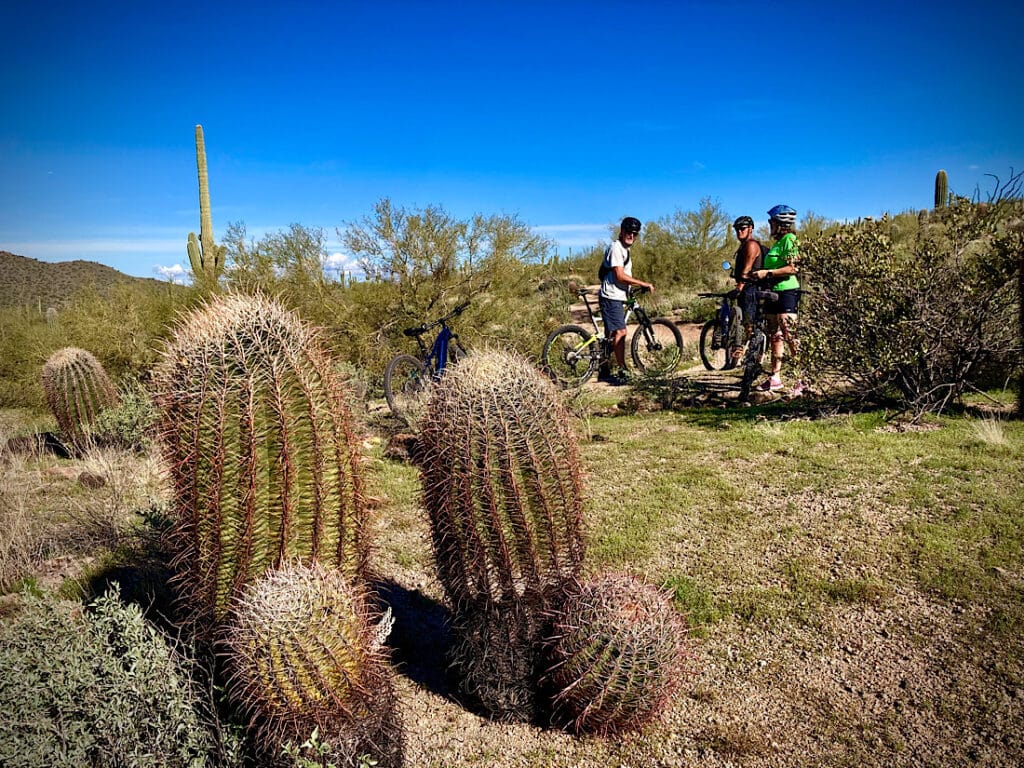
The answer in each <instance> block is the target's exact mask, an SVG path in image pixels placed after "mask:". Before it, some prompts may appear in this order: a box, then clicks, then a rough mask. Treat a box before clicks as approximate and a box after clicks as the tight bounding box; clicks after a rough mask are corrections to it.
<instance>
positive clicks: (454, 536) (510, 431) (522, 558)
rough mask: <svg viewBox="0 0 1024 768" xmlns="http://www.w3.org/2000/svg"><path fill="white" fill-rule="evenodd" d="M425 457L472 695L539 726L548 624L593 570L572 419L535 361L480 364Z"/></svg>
mask: <svg viewBox="0 0 1024 768" xmlns="http://www.w3.org/2000/svg"><path fill="white" fill-rule="evenodd" d="M422 446H423V454H422V458H421V473H422V482H423V498H424V505H425V507H426V509H427V512H428V514H429V516H430V522H431V534H432V538H433V544H434V552H435V556H436V561H437V569H438V573H439V575H440V580H441V583H442V584H443V586H444V589H445V592H446V593H447V596H448V599H449V600H450V602H451V605H452V606H453V608H454V611H455V622H454V624H455V634H456V642H455V644H454V649H453V657H454V661H455V663H456V666H457V667H458V668H459V671H460V672H461V678H462V679H461V683H462V687H463V691H464V692H465V693H467V694H468V695H470V696H471V697H472V698H474V699H476V701H477V702H478V703H479V704H481V705H482V706H483V707H484V708H485V709H487V710H488V711H489V712H490V714H491V715H493V716H495V717H499V718H508V719H531V718H533V717H534V716H535V715H536V714H537V705H538V699H537V691H536V672H537V669H536V663H537V656H536V654H537V652H538V649H539V645H540V640H541V636H542V633H543V631H544V624H543V618H542V614H543V611H544V609H545V608H547V607H548V606H550V605H552V604H557V603H558V602H559V601H560V600H562V599H564V592H565V590H566V588H567V586H568V585H569V584H571V583H572V582H573V579H574V577H576V576H577V574H578V573H579V570H580V566H581V564H582V561H583V551H584V546H583V537H582V531H581V527H582V523H581V520H582V508H583V505H582V484H581V476H580V466H579V456H578V452H577V447H576V441H575V435H574V433H573V431H572V427H571V423H570V418H569V415H568V413H567V411H566V410H565V409H564V407H563V406H562V405H561V403H560V401H559V398H558V393H557V392H556V391H555V389H554V388H553V386H552V385H551V383H550V382H549V381H548V380H547V379H546V378H545V377H543V376H542V375H541V374H540V373H539V372H538V371H536V370H535V369H534V368H533V367H532V366H531V365H530V364H529V363H528V362H527V361H525V360H523V359H521V358H518V357H515V356H512V355H508V354H504V353H498V352H484V353H478V354H475V355H471V356H470V357H469V358H467V359H465V360H463V361H461V362H460V363H459V364H458V365H457V366H456V367H455V368H454V369H453V370H451V371H449V372H448V373H447V374H446V375H445V378H444V379H443V380H442V382H441V383H440V384H439V385H438V386H437V387H436V389H435V392H434V395H433V397H432V398H431V401H430V403H429V404H428V406H427V414H426V416H425V418H424V420H423V432H422Z"/></svg>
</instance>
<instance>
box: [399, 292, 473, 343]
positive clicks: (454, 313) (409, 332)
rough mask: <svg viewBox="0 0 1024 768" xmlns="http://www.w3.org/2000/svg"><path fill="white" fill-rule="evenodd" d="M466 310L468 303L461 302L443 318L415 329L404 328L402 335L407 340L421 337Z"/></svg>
mask: <svg viewBox="0 0 1024 768" xmlns="http://www.w3.org/2000/svg"><path fill="white" fill-rule="evenodd" d="M468 308H469V302H468V301H466V302H463V303H462V304H459V305H458V306H457V307H456V308H455V309H453V310H452V311H451V312H449V313H448V314H447V315H445V316H444V317H441V318H438V319H437V320H435V321H434V322H432V323H427V324H426V325H417V326H416V327H415V328H406V329H405V330H404V331H402V333H403V334H405V335H406V336H408V337H409V338H415V337H416V336H422V335H423V334H424V333H426V332H427V331H429V330H430V329H431V328H436V327H437V326H439V325H443V324H444V323H446V322H448V321H449V320H451V319H452V318H453V317H458V316H459V315H461V314H462V313H463V312H465V311H466V310H467V309H468Z"/></svg>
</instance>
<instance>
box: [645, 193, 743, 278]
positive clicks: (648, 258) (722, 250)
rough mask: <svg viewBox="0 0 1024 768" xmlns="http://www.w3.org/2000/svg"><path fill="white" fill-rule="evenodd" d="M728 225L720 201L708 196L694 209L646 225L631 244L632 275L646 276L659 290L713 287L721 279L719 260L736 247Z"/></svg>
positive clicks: (720, 263)
mask: <svg viewBox="0 0 1024 768" xmlns="http://www.w3.org/2000/svg"><path fill="white" fill-rule="evenodd" d="M730 225H731V221H730V219H729V217H728V216H727V215H726V213H725V211H724V210H723V209H722V206H721V203H719V202H717V201H714V200H712V199H711V198H709V197H705V198H702V199H701V201H700V204H699V206H698V207H697V210H695V211H683V210H681V209H677V210H676V211H675V212H674V213H672V214H671V215H669V216H665V217H663V218H660V219H658V220H657V221H653V222H650V223H648V224H646V225H645V226H644V231H643V234H642V236H641V238H640V240H639V241H638V242H637V245H635V246H634V247H633V253H634V254H635V256H636V259H637V265H636V267H634V274H638V275H639V274H643V275H645V278H644V279H647V280H650V281H651V282H653V283H654V284H655V286H656V287H657V288H658V289H659V290H660V289H662V288H668V287H669V286H673V285H675V286H685V287H687V288H690V289H692V290H693V291H694V292H696V291H701V290H710V289H714V288H716V287H717V286H718V285H719V284H720V283H721V281H722V278H721V275H722V261H723V260H724V259H728V258H730V257H731V256H732V254H733V253H734V252H735V250H736V245H735V244H734V243H733V242H732V241H730V234H731V232H732V229H731V227H730Z"/></svg>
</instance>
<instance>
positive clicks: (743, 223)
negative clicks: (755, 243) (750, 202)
mask: <svg viewBox="0 0 1024 768" xmlns="http://www.w3.org/2000/svg"><path fill="white" fill-rule="evenodd" d="M744 227H750V228H751V229H753V228H754V220H753V219H752V218H750V217H749V216H740V217H739V218H738V219H736V221H734V222H733V223H732V228H733V229H743V228H744Z"/></svg>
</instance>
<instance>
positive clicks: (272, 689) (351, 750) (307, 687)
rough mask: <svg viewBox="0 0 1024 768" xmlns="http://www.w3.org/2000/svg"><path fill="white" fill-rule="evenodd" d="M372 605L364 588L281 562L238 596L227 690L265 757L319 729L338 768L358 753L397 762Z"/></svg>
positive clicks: (392, 711)
mask: <svg viewBox="0 0 1024 768" xmlns="http://www.w3.org/2000/svg"><path fill="white" fill-rule="evenodd" d="M370 605H371V603H370V598H369V594H368V593H367V591H366V590H365V589H364V588H363V587H360V586H357V585H355V584H354V583H353V582H351V581H350V580H348V579H346V578H345V577H344V576H343V575H342V574H341V573H339V572H337V571H332V570H328V569H325V568H323V567H321V566H319V565H316V564H314V565H311V566H304V565H299V564H288V565H286V566H285V567H284V568H282V569H281V570H278V571H273V572H271V573H269V574H267V575H266V576H264V577H263V578H261V579H260V580H258V581H256V582H255V583H254V584H252V585H250V586H249V587H247V588H246V589H245V591H244V592H243V593H242V594H241V595H240V596H239V598H238V600H237V601H236V602H235V604H234V608H233V611H232V615H231V619H230V621H229V623H228V626H227V631H226V633H225V639H224V643H223V645H222V647H223V648H224V649H225V655H226V660H227V664H228V669H229V686H228V688H229V691H230V695H231V696H232V698H233V699H234V700H235V701H236V702H238V704H239V705H240V706H241V707H242V709H243V710H244V711H246V712H247V713H248V714H249V715H250V716H251V718H252V722H253V724H254V725H256V727H257V738H258V740H259V743H260V744H261V746H262V747H263V749H264V750H265V751H266V752H267V753H268V754H273V755H277V754H279V753H280V749H281V747H282V746H283V745H285V744H286V743H288V742H292V743H293V744H299V743H301V742H302V741H304V740H305V739H306V738H307V737H308V736H309V734H310V733H312V732H313V731H314V729H319V732H320V734H321V735H322V736H323V737H324V740H325V743H328V742H329V744H330V747H331V748H332V754H331V759H332V760H333V761H335V762H336V763H337V764H340V765H355V764H356V759H357V758H358V757H359V756H360V755H364V754H369V755H370V756H371V757H372V758H374V759H376V760H377V761H378V762H377V763H376V764H377V765H381V766H399V765H401V764H402V753H403V745H402V730H401V723H400V720H399V716H398V713H397V710H396V706H395V704H396V702H395V695H394V686H393V680H392V673H391V669H390V667H389V665H388V656H387V653H386V650H385V648H384V646H383V642H384V639H385V637H386V630H387V629H389V628H390V626H389V624H388V620H387V619H385V620H384V621H383V622H380V621H377V619H378V617H375V616H374V615H373V613H372V611H371V607H370ZM381 626H383V627H384V628H385V631H384V632H380V631H379V628H380V627H381ZM382 634H383V635H384V637H382V636H381V635H382Z"/></svg>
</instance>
